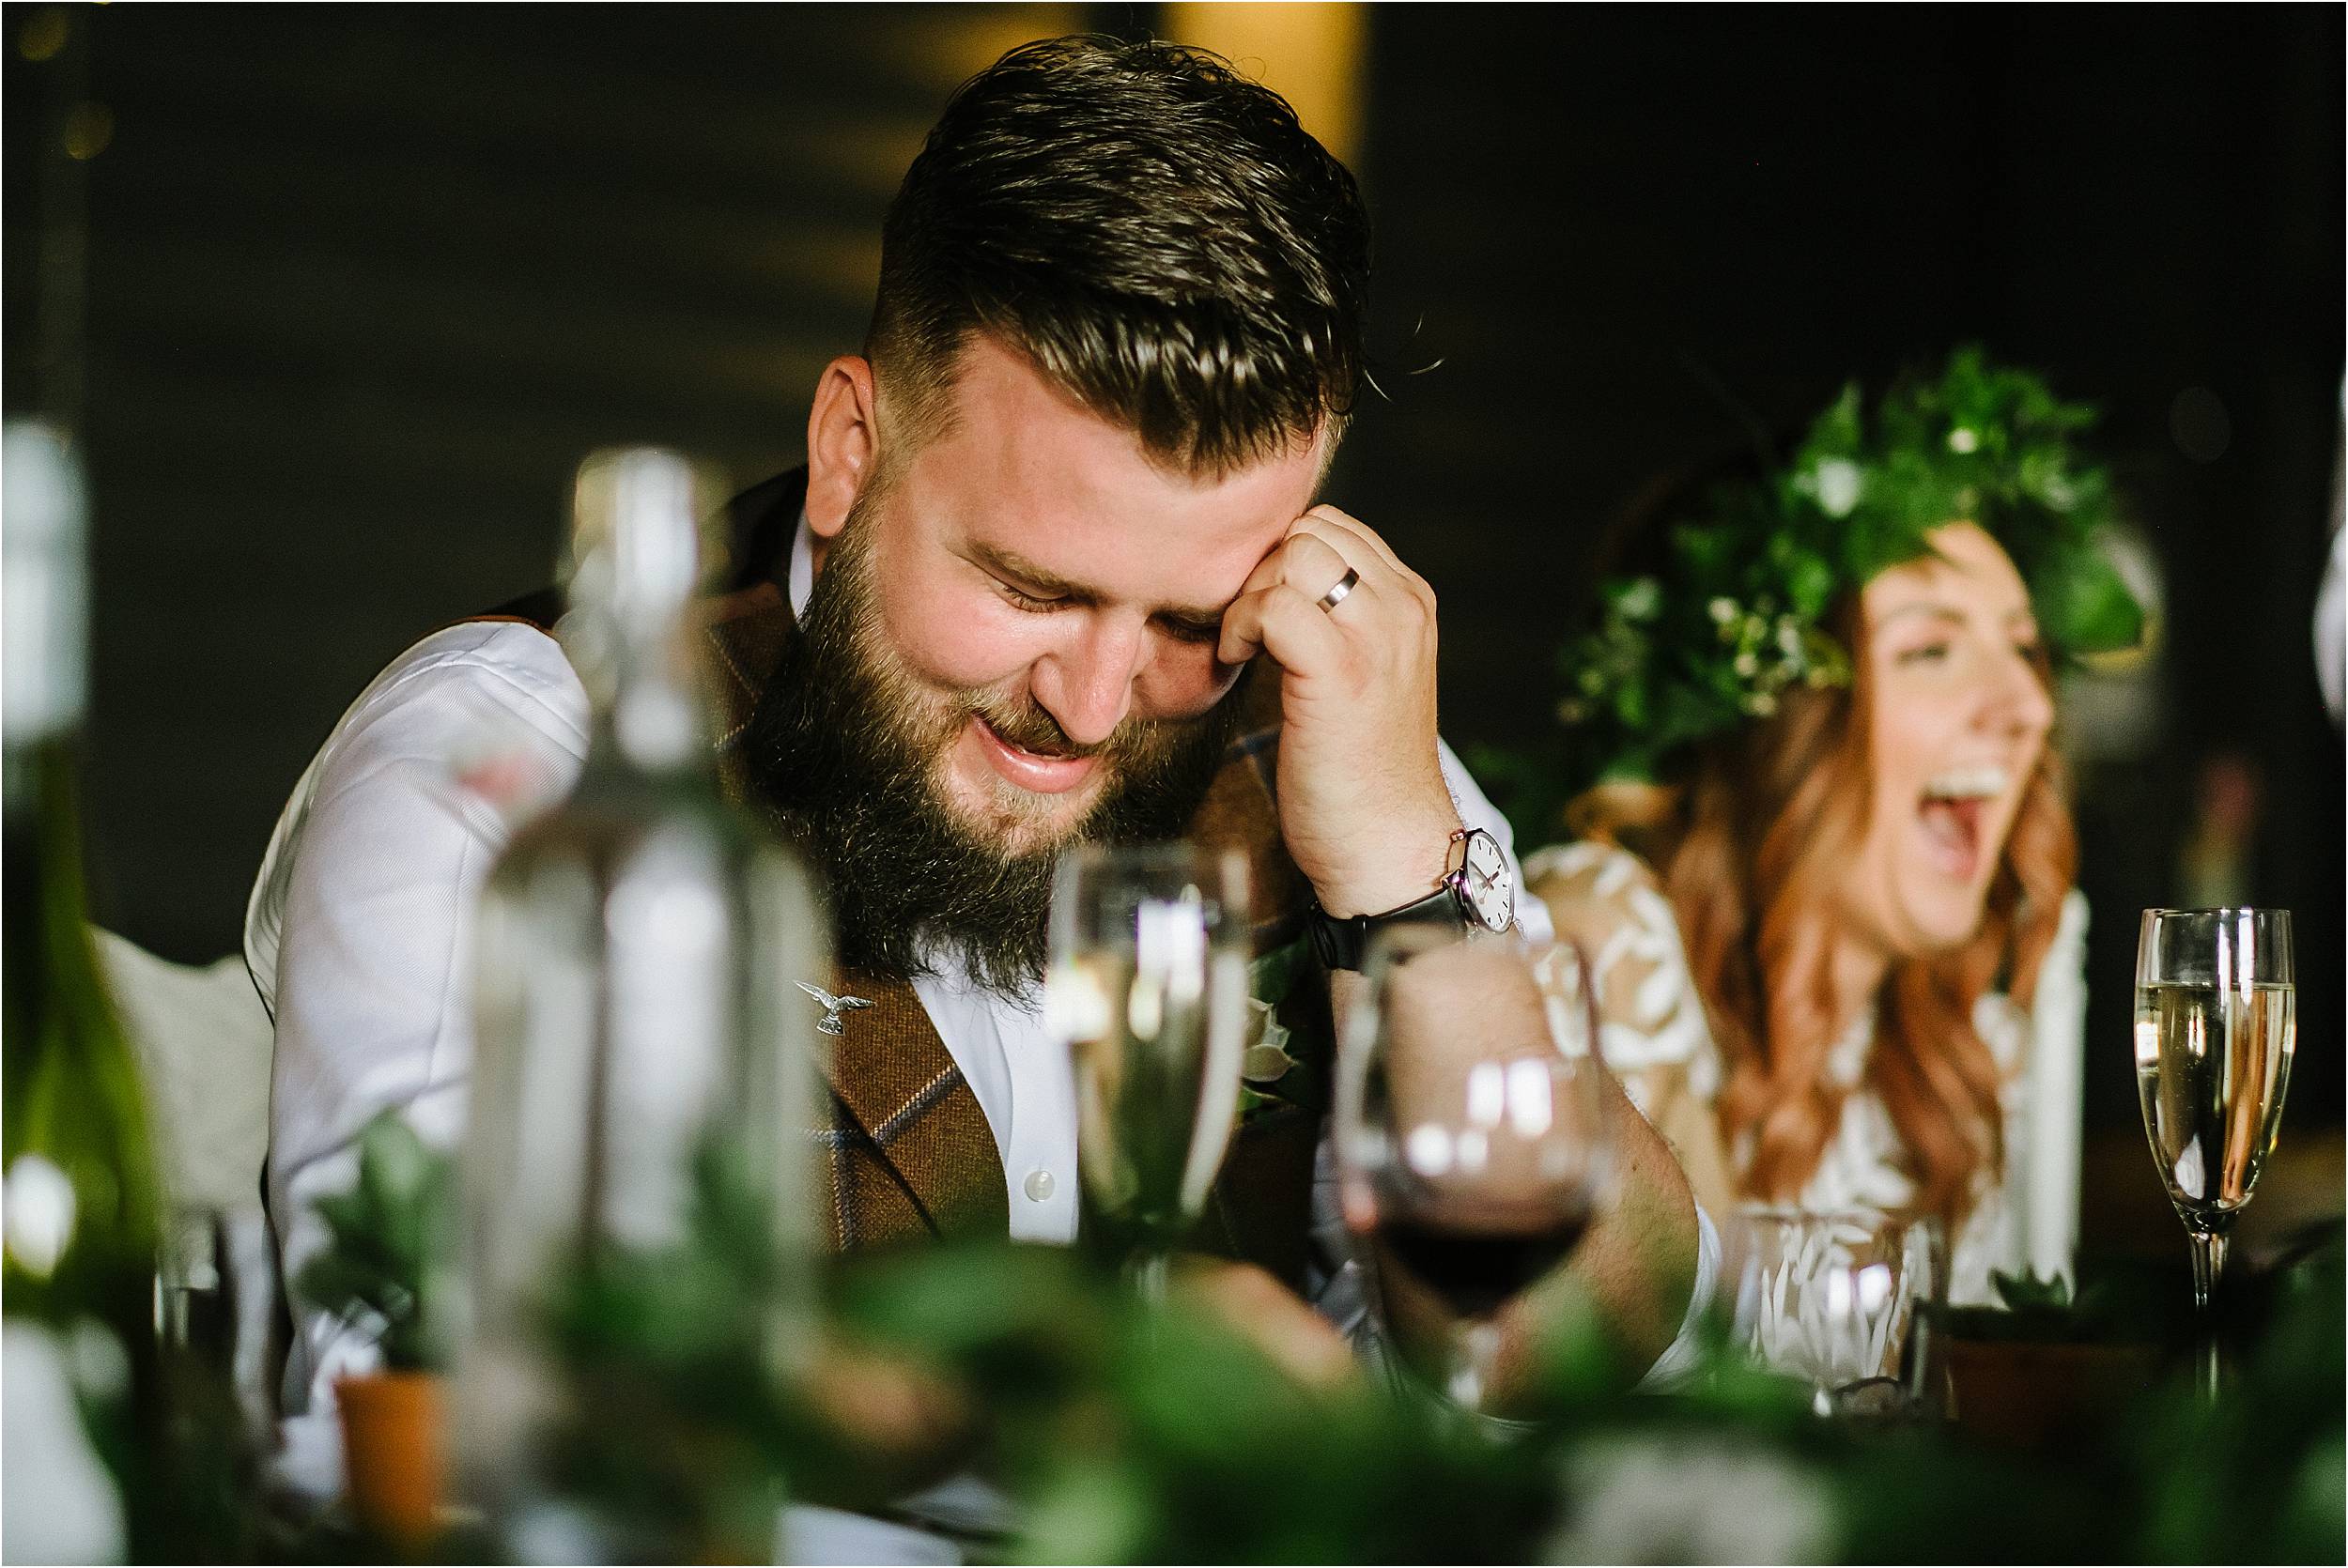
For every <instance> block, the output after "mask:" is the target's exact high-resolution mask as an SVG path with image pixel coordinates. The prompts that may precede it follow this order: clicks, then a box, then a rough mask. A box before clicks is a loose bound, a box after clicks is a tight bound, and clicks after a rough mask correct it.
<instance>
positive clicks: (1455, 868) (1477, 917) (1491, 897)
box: [1305, 827, 1517, 969]
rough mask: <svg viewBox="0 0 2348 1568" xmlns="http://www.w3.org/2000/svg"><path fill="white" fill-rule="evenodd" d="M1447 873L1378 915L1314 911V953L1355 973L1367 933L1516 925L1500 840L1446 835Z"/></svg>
mask: <svg viewBox="0 0 2348 1568" xmlns="http://www.w3.org/2000/svg"><path fill="white" fill-rule="evenodd" d="M1451 844H1452V853H1451V856H1450V859H1451V860H1452V862H1453V865H1452V869H1450V870H1449V871H1448V872H1446V873H1445V874H1444V879H1443V880H1442V881H1441V882H1439V883H1437V884H1435V890H1434V891H1433V892H1432V893H1429V894H1428V895H1427V897H1425V898H1423V899H1413V901H1411V902H1410V903H1407V904H1404V905H1403V906H1402V907H1401V908H1399V909H1390V910H1387V911H1386V912H1385V913H1384V914H1383V915H1346V916H1344V917H1343V918H1339V917H1337V916H1336V915H1330V914H1328V913H1326V912H1325V911H1323V910H1321V908H1320V907H1318V906H1315V908H1314V910H1313V912H1312V916H1311V918H1310V919H1309V920H1308V921H1306V923H1305V924H1306V927H1307V929H1308V930H1309V931H1310V934H1311V936H1312V943H1313V951H1314V952H1315V953H1316V954H1318V955H1319V956H1320V959H1321V962H1322V964H1324V965H1325V966H1327V967H1328V968H1331V969H1359V968H1361V966H1362V956H1363V954H1364V953H1365V952H1367V950H1368V947H1369V938H1370V933H1372V932H1373V931H1378V930H1384V929H1385V928H1387V927H1390V926H1416V925H1430V926H1447V927H1450V928H1451V929H1453V930H1460V931H1463V932H1465V933H1466V934H1468V935H1471V936H1472V935H1475V934H1476V933H1478V932H1483V933H1488V934H1492V935H1497V934H1498V933H1500V932H1502V931H1505V930H1507V929H1508V928H1509V927H1510V926H1512V925H1514V924H1515V923H1516V914H1517V911H1516V879H1515V877H1514V876H1512V875H1511V874H1510V873H1509V870H1508V857H1507V855H1506V854H1505V853H1502V851H1501V848H1500V840H1499V839H1497V838H1493V837H1492V836H1491V834H1489V833H1487V832H1485V831H1484V830H1483V829H1482V828H1480V827H1462V828H1459V829H1457V830H1455V831H1454V832H1453V833H1452V835H1451Z"/></svg>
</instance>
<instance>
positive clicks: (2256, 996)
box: [2136, 909, 2296, 1387]
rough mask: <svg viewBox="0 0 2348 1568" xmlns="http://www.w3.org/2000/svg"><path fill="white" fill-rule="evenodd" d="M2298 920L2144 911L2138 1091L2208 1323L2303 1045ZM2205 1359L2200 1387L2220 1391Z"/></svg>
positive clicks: (2274, 913)
mask: <svg viewBox="0 0 2348 1568" xmlns="http://www.w3.org/2000/svg"><path fill="white" fill-rule="evenodd" d="M2294 996H2295V993H2294V985H2293V969H2292V952H2291V912H2290V911H2289V910H2281V909H2148V910H2146V911H2145V912H2144V921H2143V925H2142V927H2141V928H2140V930H2139V935H2138V938H2137V946H2136V1089H2137V1099H2138V1101H2139V1104H2140V1105H2141V1106H2142V1108H2143V1112H2144V1133H2145V1136H2146V1137H2147V1138H2148V1139H2149V1140H2150V1141H2151V1144H2152V1149H2153V1162H2154V1163H2155V1165H2156V1166H2157V1167H2158V1168H2159V1171H2160V1178H2161V1181H2162V1182H2163V1184H2164V1185H2166V1186H2167V1187H2168V1189H2169V1200H2170V1203H2172V1204H2173V1205H2175V1206H2176V1210H2177V1217H2178V1218H2179V1219H2180V1220H2183V1221H2184V1222H2185V1229H2186V1236H2187V1237H2189V1238H2190V1240H2191V1242H2192V1246H2193V1304H2194V1306H2195V1307H2196V1308H2197V1309H2199V1311H2200V1312H2201V1314H2204V1316H2205V1315H2206V1314H2207V1313H2208V1311H2209V1305H2210V1292H2211V1290H2212V1289H2213V1288H2214V1287H2215V1286H2216V1284H2217V1278H2218V1275H2219V1274H2220V1273H2221V1272H2222V1271H2223V1270H2224V1268H2225V1265H2226V1240H2227V1237H2228V1236H2229V1235H2230V1234H2231V1232H2232V1228H2233V1222H2234V1218H2235V1216H2237V1215H2238V1214H2240V1213H2241V1211H2242V1207H2243V1206H2244V1205H2246V1204H2248V1202H2249V1201H2250V1190H2251V1188H2252V1187H2254V1186H2255V1185H2256V1184H2257V1182H2258V1178H2259V1172H2260V1170H2261V1169H2262V1168H2263V1167H2264V1165H2265V1163H2266V1157H2267V1156H2268V1155H2269V1154H2272V1153H2273V1152H2274V1149H2275V1134H2276V1131H2277V1130H2278V1128H2279V1127H2280V1125H2281V1122H2282V1114H2283V1094H2284V1091H2285V1090H2286V1089H2288V1088H2289V1087H2290V1084H2291V1057H2292V1052H2293V1049H2294V1045H2295V1043H2296V1041H2295V1026H2294V1007H2293V1004H2294ZM2214 1372H2215V1362H2214V1360H2211V1359H2209V1357H2208V1356H2207V1354H2206V1353H2205V1355H2204V1360H2203V1382H2204V1386H2205V1387H2206V1386H2208V1385H2209V1384H2211V1383H2212V1382H2214Z"/></svg>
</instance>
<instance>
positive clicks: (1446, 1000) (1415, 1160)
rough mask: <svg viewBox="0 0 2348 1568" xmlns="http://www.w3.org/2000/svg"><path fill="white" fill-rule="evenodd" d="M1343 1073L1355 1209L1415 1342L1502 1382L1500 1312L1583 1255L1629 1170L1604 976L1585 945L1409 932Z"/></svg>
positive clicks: (1369, 1253)
mask: <svg viewBox="0 0 2348 1568" xmlns="http://www.w3.org/2000/svg"><path fill="white" fill-rule="evenodd" d="M1366 979H1367V985H1366V986H1365V988H1364V989H1363V992H1362V994H1361V995H1359V996H1358V997H1357V998H1356V999H1355V1000H1353V1001H1352V1003H1351V1004H1350V1005H1349V1007H1348V1010H1347V1015H1346V1016H1347V1027H1346V1040H1345V1050H1344V1052H1343V1053H1342V1059H1341V1061H1340V1064H1339V1068H1338V1086H1337V1145H1336V1154H1337V1165H1338V1176H1339V1183H1340V1191H1341V1194H1342V1199H1343V1205H1344V1211H1345V1219H1346V1223H1347V1226H1348V1227H1349V1229H1351V1230H1352V1233H1353V1235H1354V1237H1355V1238H1356V1241H1357V1244H1358V1245H1359V1246H1360V1248H1361V1250H1362V1253H1363V1255H1364V1257H1365V1259H1366V1262H1367V1267H1368V1268H1369V1269H1370V1270H1371V1272H1372V1274H1373V1277H1374V1278H1375V1279H1376V1281H1377V1284H1378V1291H1379V1297H1380V1300H1381V1305H1382V1307H1383V1311H1384V1313H1385V1316H1386V1320H1387V1323H1388V1326H1389V1330H1390V1331H1394V1337H1395V1339H1396V1342H1397V1344H1398V1346H1399V1347H1401V1348H1402V1349H1403V1350H1404V1353H1405V1354H1406V1356H1407V1355H1409V1354H1411V1352H1412V1346H1413V1343H1419V1342H1424V1340H1425V1339H1426V1338H1427V1337H1428V1336H1427V1335H1426V1334H1425V1333H1423V1332H1416V1331H1413V1330H1423V1329H1424V1328H1426V1327H1428V1326H1430V1325H1433V1324H1436V1323H1441V1324H1444V1325H1446V1326H1447V1328H1448V1330H1449V1331H1448V1333H1447V1334H1446V1335H1444V1336H1441V1338H1442V1339H1443V1340H1446V1341H1447V1345H1445V1354H1444V1364H1443V1365H1441V1366H1438V1367H1434V1368H1431V1369H1429V1370H1430V1371H1432V1372H1433V1373H1434V1375H1435V1377H1436V1379H1437V1380H1438V1381H1439V1382H1440V1384H1441V1386H1442V1387H1443V1388H1444V1391H1445V1392H1447V1393H1448V1394H1449V1395H1450V1396H1451V1398H1452V1399H1453V1400H1454V1401H1455V1402H1457V1403H1458V1404H1460V1406H1462V1407H1466V1408H1469V1409H1478V1408H1480V1407H1482V1406H1483V1405H1484V1403H1485V1401H1486V1398H1487V1396H1488V1394H1489V1392H1490V1391H1491V1379H1492V1371H1493V1364H1494V1361H1495V1360H1496V1358H1497V1356H1498V1353H1499V1349H1500V1344H1501V1332H1500V1319H1501V1318H1502V1316H1503V1314H1505V1313H1506V1310H1507V1308H1508V1306H1509V1305H1510V1303H1512V1302H1514V1301H1515V1300H1516V1299H1518V1298H1519V1297H1521V1296H1522V1295H1523V1294H1524V1292H1525V1291H1526V1290H1528V1289H1530V1288H1531V1287H1532V1286H1533V1285H1534V1284H1536V1283H1537V1281H1539V1280H1540V1279H1542V1278H1543V1277H1545V1276H1546V1275H1548V1274H1549V1273H1550V1272H1551V1271H1552V1270H1553V1269H1555V1268H1557V1267H1558V1266H1559V1265H1561V1264H1562V1263H1564V1262H1565V1261H1566V1259H1567V1258H1568V1256H1569V1255H1570V1254H1571V1253H1572V1252H1573V1249H1574V1247H1575V1246H1576V1244H1578V1243H1579V1242H1580V1241H1581V1239H1582V1236H1583V1231H1584V1230H1586V1229H1587V1228H1588V1226H1589V1223H1590V1222H1591V1220H1592V1218H1593V1217H1594V1215H1595V1214H1596V1212H1597V1210H1598V1207H1599V1203H1600V1202H1601V1201H1602V1199H1603V1196H1604V1193H1605V1191H1606V1185H1607V1182H1608V1179H1609V1175H1610V1170H1611V1161H1610V1157H1609V1149H1608V1145H1607V1141H1606V1137H1605V1130H1604V1125H1605V1124H1604V1099H1603V1098H1602V1077H1601V1074H1602V1070H1603V1069H1602V1068H1599V1066H1598V1065H1597V1064H1596V1062H1595V1061H1594V1059H1593V1058H1592V1054H1591V1052H1592V1045H1593V1042H1594V1040H1595V1039H1596V1038H1597V1024H1596V1018H1595V1014H1594V1012H1593V1010H1592V1006H1591V996H1590V990H1589V978H1588V974H1587V971H1586V969H1585V968H1584V966H1583V962H1582V960H1581V956H1580V954H1579V953H1578V952H1577V951H1576V950H1575V949H1574V948H1573V947H1571V946H1570V945H1559V944H1542V945H1524V944H1521V943H1518V942H1515V941H1475V942H1463V941H1461V940H1460V938H1459V936H1458V935H1457V934H1455V933H1450V932H1445V931H1440V930H1401V931H1398V932H1394V933H1391V934H1389V935H1387V936H1385V937H1384V938H1383V939H1382V940H1381V941H1380V942H1379V943H1378V944H1377V945H1375V946H1374V947H1373V949H1372V952H1371V955H1370V960H1369V967H1368V969H1367V972H1366Z"/></svg>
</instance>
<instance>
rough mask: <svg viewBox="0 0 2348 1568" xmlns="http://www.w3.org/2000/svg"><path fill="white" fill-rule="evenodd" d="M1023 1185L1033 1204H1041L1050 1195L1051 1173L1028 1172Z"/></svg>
mask: <svg viewBox="0 0 2348 1568" xmlns="http://www.w3.org/2000/svg"><path fill="white" fill-rule="evenodd" d="M1025 1185H1026V1189H1027V1196H1028V1198H1029V1199H1030V1200H1031V1201H1033V1202H1036V1203H1042V1202H1043V1200H1044V1199H1046V1198H1048V1197H1050V1196H1051V1195H1052V1173H1051V1172H1049V1171H1029V1172H1028V1173H1027V1182H1026V1184H1025Z"/></svg>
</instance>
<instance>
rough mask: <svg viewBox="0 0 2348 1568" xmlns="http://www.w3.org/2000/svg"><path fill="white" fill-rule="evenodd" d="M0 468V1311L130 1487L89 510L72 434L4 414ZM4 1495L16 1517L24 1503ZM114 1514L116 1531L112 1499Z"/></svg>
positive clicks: (135, 1303) (150, 1260) (134, 1421)
mask: <svg viewBox="0 0 2348 1568" xmlns="http://www.w3.org/2000/svg"><path fill="white" fill-rule="evenodd" d="M0 469H5V481H6V495H5V502H4V503H0V514H4V522H5V534H6V544H5V558H6V559H5V575H6V585H7V586H6V592H7V600H6V607H5V608H6V616H5V628H6V640H7V646H6V660H7V663H6V667H5V669H6V683H7V685H6V691H5V699H4V701H0V712H5V715H6V718H5V736H6V745H5V748H4V749H5V756H6V762H5V767H6V792H5V793H6V809H5V821H6V828H5V831H6V861H5V873H4V880H5V887H6V916H5V928H4V929H5V932H6V938H5V951H6V964H7V967H6V970H5V972H0V997H4V998H5V1000H0V1039H4V1040H5V1046H4V1047H0V1051H4V1053H5V1072H6V1079H5V1084H6V1093H5V1097H0V1099H4V1103H5V1112H4V1113H0V1121H4V1122H5V1132H4V1133H0V1141H4V1142H5V1150H0V1182H4V1183H5V1186H4V1187H0V1194H4V1196H0V1218H4V1223H0V1242H4V1245H0V1253H5V1276H4V1278H5V1304H6V1312H7V1315H8V1319H9V1321H10V1327H11V1343H12V1344H17V1345H23V1344H28V1343H32V1341H31V1340H29V1339H27V1338H25V1337H23V1332H20V1330H23V1331H30V1330H33V1328H34V1326H35V1325H38V1326H39V1328H40V1329H42V1330H46V1331H47V1332H48V1333H49V1334H52V1335H54V1336H55V1338H56V1341H57V1343H59V1344H62V1345H69V1346H70V1347H71V1354H70V1356H69V1357H68V1360H69V1361H70V1364H71V1365H72V1366H73V1367H74V1368H75V1369H76V1372H77V1375H78V1376H77V1381H76V1386H75V1392H76V1394H77V1395H78V1396H79V1403H80V1406H81V1407H82V1408H83V1410H84V1411H85V1415H86V1417H87V1419H88V1422H89V1426H90V1432H89V1436H90V1437H91V1438H92V1439H93V1440H94V1442H95V1443H96V1446H97V1449H98V1452H99V1453H100V1455H101V1456H102V1457H103V1458H104V1459H105V1461H106V1462H107V1465H108V1467H109V1468H110V1469H111V1470H112V1471H113V1473H114V1475H115V1477H116V1483H118V1484H119V1485H121V1486H122V1487H123V1489H124V1491H125V1492H126V1493H128V1494H130V1495H132V1496H137V1495H138V1494H139V1491H140V1483H141V1479H142V1475H143V1473H144V1471H145V1470H146V1469H147V1459H148V1458H149V1457H150V1455H149V1453H147V1449H148V1445H149V1443H150V1441H151V1438H152V1437H153V1433H154V1427H155V1414H156V1409H157V1385H158V1378H157V1364H156V1343H155V1328H154V1321H155V1320H154V1314H155V1270H156V1247H157V1240H158V1229H157V1226H158V1214H159V1209H160V1202H159V1198H158V1181H157V1176H156V1167H155V1162H154V1157H153V1152H152V1146H151V1145H150V1144H149V1141H148V1130H147V1102H146V1099H145V1098H144V1094H143V1091H142V1089H141V1086H140V1081H139V1072H138V1067H137V1063H136V1061H135V1059H134V1058H133V1056H132V1054H131V1046H130V1042H129V1040H128V1038H126V1037H125V1036H124V1034H123V1030H122V1026H121V1022H120V1021H119V1019H118V1018H117V1016H116V1012H115V1009H114V1007H113V1004H112V1003H111V1001H110V1000H109V998H108V996H107V994H106V988H105V984H104V981H103V979H102V977H101V976H100V970H99V966H98V955H97V952H96V949H95V948H94V946H93V945H92V943H91V939H90V933H89V927H88V924H87V921H86V915H85V902H84V896H83V885H82V839H81V819H80V813H79V811H78V809H77V805H76V794H77V787H76V786H77V778H76V761H77V752H78V741H79V736H80V730H81V721H82V713H83V691H84V666H83V660H84V646H85V638H84V627H85V622H86V617H85V555H86V547H87V543H86V540H87V534H86V528H87V525H86V516H85V505H84V500H83V487H82V481H81V473H80V469H79V466H78V463H77V461H76V458H75V456H74V454H73V453H72V452H71V451H70V448H69V447H68V446H67V445H66V443H65V442H64V441H63V439H62V438H59V437H58V436H57V435H56V434H55V433H54V431H52V430H51V429H49V428H48V427H46V426H42V425H38V424H32V423H13V424H10V425H9V426H8V430H7V433H6V437H5V447H4V448H0ZM10 1491H11V1494H12V1495H11V1498H10V1499H9V1512H10V1513H11V1514H14V1513H15V1512H16V1511H17V1505H18V1500H19V1499H18V1498H17V1497H16V1496H15V1495H14V1494H15V1491H16V1489H15V1488H13V1487H11V1488H10ZM31 1500H32V1501H34V1502H36V1503H46V1502H49V1501H53V1500H54V1499H31ZM115 1516H116V1521H117V1523H116V1534H117V1535H118V1534H119V1528H120V1527H119V1522H118V1521H119V1516H120V1511H119V1505H118V1504H117V1505H116V1512H115ZM10 1535H11V1538H12V1539H13V1538H14V1536H15V1529H14V1527H13V1525H12V1527H11V1530H10ZM117 1549H118V1548H117Z"/></svg>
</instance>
